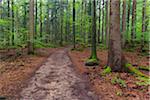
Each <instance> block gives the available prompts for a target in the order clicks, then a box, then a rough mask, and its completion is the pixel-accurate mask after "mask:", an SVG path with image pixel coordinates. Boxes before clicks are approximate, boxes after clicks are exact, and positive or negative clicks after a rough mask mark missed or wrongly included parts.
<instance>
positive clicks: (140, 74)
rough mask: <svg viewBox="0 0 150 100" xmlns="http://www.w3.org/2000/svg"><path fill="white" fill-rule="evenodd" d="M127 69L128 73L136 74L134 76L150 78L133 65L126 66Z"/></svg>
mask: <svg viewBox="0 0 150 100" xmlns="http://www.w3.org/2000/svg"><path fill="white" fill-rule="evenodd" d="M125 68H126V70H127V71H128V72H130V73H134V74H135V75H137V76H141V77H145V78H149V76H148V75H146V74H144V73H142V72H140V71H139V70H138V69H136V68H134V67H133V66H132V65H131V64H126V65H125Z"/></svg>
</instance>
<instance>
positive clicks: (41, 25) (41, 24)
mask: <svg viewBox="0 0 150 100" xmlns="http://www.w3.org/2000/svg"><path fill="white" fill-rule="evenodd" d="M42 13H43V12H42V0H40V37H42V32H43V30H42V28H43V23H42Z"/></svg>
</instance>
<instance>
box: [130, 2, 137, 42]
mask: <svg viewBox="0 0 150 100" xmlns="http://www.w3.org/2000/svg"><path fill="white" fill-rule="evenodd" d="M135 39H136V0H133V7H132V29H131V42H132V44H134V43H133V42H134V41H135Z"/></svg>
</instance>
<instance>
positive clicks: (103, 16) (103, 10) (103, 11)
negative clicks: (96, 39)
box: [102, 0, 105, 44]
mask: <svg viewBox="0 0 150 100" xmlns="http://www.w3.org/2000/svg"><path fill="white" fill-rule="evenodd" d="M102 5H103V8H102V43H103V44H104V25H105V24H104V18H105V15H104V13H105V9H104V8H105V2H104V0H103V4H102Z"/></svg>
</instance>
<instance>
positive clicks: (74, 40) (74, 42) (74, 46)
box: [73, 0, 76, 48]
mask: <svg viewBox="0 0 150 100" xmlns="http://www.w3.org/2000/svg"><path fill="white" fill-rule="evenodd" d="M75 14H76V12H75V0H73V48H76V38H75Z"/></svg>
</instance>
